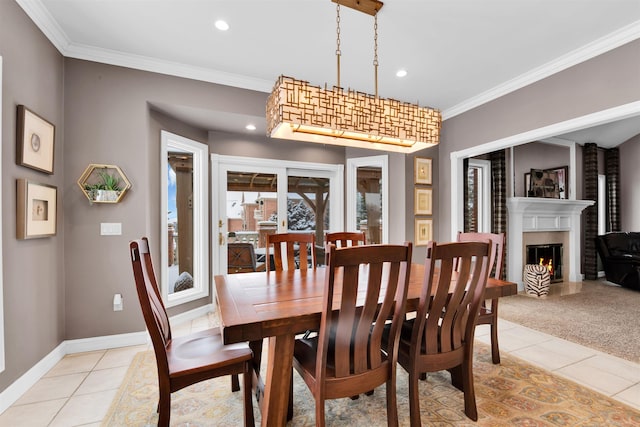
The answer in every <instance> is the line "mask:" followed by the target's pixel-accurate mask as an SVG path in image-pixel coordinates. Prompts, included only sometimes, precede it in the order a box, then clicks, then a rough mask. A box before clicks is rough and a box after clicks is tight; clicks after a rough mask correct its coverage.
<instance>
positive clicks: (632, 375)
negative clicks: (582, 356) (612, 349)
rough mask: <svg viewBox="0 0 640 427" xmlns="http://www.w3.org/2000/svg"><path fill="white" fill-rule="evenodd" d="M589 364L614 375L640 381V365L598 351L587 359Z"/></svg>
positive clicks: (635, 381)
mask: <svg viewBox="0 0 640 427" xmlns="http://www.w3.org/2000/svg"><path fill="white" fill-rule="evenodd" d="M585 363H587V364H588V365H589V366H592V367H594V368H597V369H600V370H603V371H605V372H608V373H610V374H612V375H617V376H619V377H621V378H624V379H625V380H628V381H631V382H632V383H637V382H640V365H639V364H637V363H633V362H629V361H628V360H624V359H620V358H619V357H615V356H611V355H609V354H604V353H600V352H598V354H597V355H596V356H594V357H592V358H590V359H589V360H586V361H585Z"/></svg>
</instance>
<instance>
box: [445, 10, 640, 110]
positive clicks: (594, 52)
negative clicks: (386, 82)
mask: <svg viewBox="0 0 640 427" xmlns="http://www.w3.org/2000/svg"><path fill="white" fill-rule="evenodd" d="M639 38H640V21H636V22H633V23H631V24H629V25H627V26H625V27H622V28H620V29H619V30H616V31H614V32H612V33H610V34H607V35H606V36H604V37H601V38H599V39H598V40H595V41H593V42H591V43H589V44H587V45H585V46H582V47H581V48H578V49H576V50H574V51H572V52H569V53H568V54H566V55H563V56H561V57H559V58H556V59H555V60H553V61H551V62H547V63H546V64H544V65H541V66H540V67H537V68H534V69H533V70H531V71H528V72H526V73H524V74H521V75H520V76H518V77H516V78H514V79H511V80H509V81H507V82H505V83H502V84H500V85H498V86H496V87H494V88H492V89H489V90H488V91H486V92H483V93H481V94H479V95H476V96H474V97H471V98H469V99H467V100H466V101H463V102H461V103H459V104H457V105H455V106H453V107H451V108H447V109H446V110H444V111H442V120H446V119H450V118H452V117H455V116H457V115H459V114H462V113H464V112H466V111H469V110H471V109H473V108H476V107H479V106H480V105H482V104H485V103H487V102H489V101H493V100H494V99H497V98H499V97H501V96H504V95H506V94H508V93H511V92H514V91H516V90H518V89H521V88H523V87H525V86H528V85H530V84H533V83H535V82H537V81H539V80H542V79H544V78H547V77H549V76H551V75H553V74H556V73H559V72H560V71H563V70H566V69H567V68H569V67H572V66H574V65H577V64H580V63H581V62H584V61H587V60H589V59H591V58H594V57H596V56H598V55H601V54H603V53H605V52H608V51H610V50H613V49H615V48H617V47H620V46H622V45H624V44H626V43H629V42H631V41H634V40H636V39H639Z"/></svg>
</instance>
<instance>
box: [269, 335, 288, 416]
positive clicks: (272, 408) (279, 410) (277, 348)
mask: <svg viewBox="0 0 640 427" xmlns="http://www.w3.org/2000/svg"><path fill="white" fill-rule="evenodd" d="M294 341H295V335H280V336H275V337H270V338H269V355H268V360H267V379H266V383H265V385H264V400H263V402H262V425H263V426H284V425H285V424H286V422H287V407H288V404H289V382H290V381H291V374H292V372H291V370H292V364H293V344H294Z"/></svg>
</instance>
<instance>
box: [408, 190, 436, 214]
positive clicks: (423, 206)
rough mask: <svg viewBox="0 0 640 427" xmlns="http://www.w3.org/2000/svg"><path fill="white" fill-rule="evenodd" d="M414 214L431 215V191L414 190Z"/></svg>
mask: <svg viewBox="0 0 640 427" xmlns="http://www.w3.org/2000/svg"><path fill="white" fill-rule="evenodd" d="M413 201H414V214H416V215H431V214H432V213H433V190H432V189H431V188H416V189H415V190H414V198H413Z"/></svg>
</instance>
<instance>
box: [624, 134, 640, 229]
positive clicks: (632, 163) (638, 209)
mask: <svg viewBox="0 0 640 427" xmlns="http://www.w3.org/2000/svg"><path fill="white" fill-rule="evenodd" d="M620 219H621V222H622V230H623V231H640V135H636V136H635V137H634V138H631V139H630V140H628V141H627V142H625V143H624V144H622V145H620Z"/></svg>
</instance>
